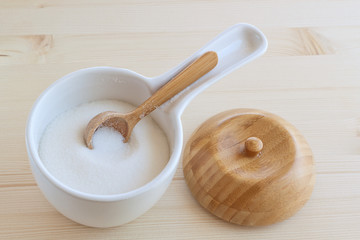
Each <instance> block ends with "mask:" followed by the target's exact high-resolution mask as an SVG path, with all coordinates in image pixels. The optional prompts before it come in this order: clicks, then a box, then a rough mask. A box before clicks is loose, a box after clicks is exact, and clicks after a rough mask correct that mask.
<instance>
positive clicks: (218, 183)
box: [183, 109, 315, 226]
mask: <svg viewBox="0 0 360 240" xmlns="http://www.w3.org/2000/svg"><path fill="white" fill-rule="evenodd" d="M183 168H184V176H185V180H186V182H187V184H188V186H189V188H190V190H191V192H192V194H193V196H194V197H195V198H196V199H197V201H198V202H199V203H200V204H201V205H202V206H203V207H204V208H205V209H207V210H208V211H210V212H211V213H213V214H214V215H216V216H218V217H219V218H221V219H223V220H225V221H227V222H231V223H236V224H239V225H245V226H261V225H269V224H273V223H275V222H279V221H283V220H285V219H287V218H289V217H290V216H292V215H294V214H295V213H296V212H297V211H299V209H300V208H302V207H303V205H304V204H305V203H306V202H307V201H308V199H309V198H310V195H311V193H312V190H313V187H314V183H315V175H314V162H313V157H312V152H311V149H310V147H309V145H308V143H307V142H306V140H305V138H304V137H303V136H302V135H301V133H300V132H299V131H298V130H297V129H296V128H295V127H293V126H292V125H291V124H290V123H288V122H287V121H285V120H283V119H281V118H280V117H278V116H276V115H274V114H271V113H267V112H264V111H261V110H254V109H234V110H229V111H225V112H223V113H219V114H217V115H216V116H214V117H212V118H210V119H209V120H207V121H205V122H204V123H203V124H202V125H201V126H200V127H199V129H197V130H196V131H195V132H194V134H193V135H192V136H191V137H190V139H189V141H188V143H187V145H186V147H185V149H184V154H183Z"/></svg>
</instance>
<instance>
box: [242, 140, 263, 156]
mask: <svg viewBox="0 0 360 240" xmlns="http://www.w3.org/2000/svg"><path fill="white" fill-rule="evenodd" d="M263 146H264V145H263V142H262V141H261V140H260V139H259V138H257V137H249V138H248V139H246V141H245V148H246V150H247V151H249V152H251V153H259V152H260V151H261V150H262V149H263Z"/></svg>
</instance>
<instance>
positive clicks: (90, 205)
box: [26, 24, 267, 227]
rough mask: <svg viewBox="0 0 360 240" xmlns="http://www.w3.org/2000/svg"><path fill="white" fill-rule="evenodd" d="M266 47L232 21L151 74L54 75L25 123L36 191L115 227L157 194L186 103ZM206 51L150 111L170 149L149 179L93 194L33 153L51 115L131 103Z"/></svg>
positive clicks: (173, 163)
mask: <svg viewBox="0 0 360 240" xmlns="http://www.w3.org/2000/svg"><path fill="white" fill-rule="evenodd" d="M266 48H267V41H266V38H265V36H264V35H263V34H262V33H261V32H260V31H259V30H258V29H256V28H255V27H253V26H251V25H248V24H237V25H235V26H233V27H231V28H229V29H228V30H226V31H225V32H223V33H222V34H220V35H219V36H217V37H216V38H215V39H214V40H213V41H211V42H209V43H208V44H207V45H205V46H204V47H203V48H202V49H200V50H199V51H198V52H196V53H195V54H194V55H193V56H191V57H190V58H188V59H187V60H185V61H184V62H183V63H182V64H180V65H179V66H177V67H175V68H174V69H173V70H171V71H169V72H167V73H165V74H163V75H161V76H158V77H155V78H147V77H144V76H142V75H139V74H137V73H135V72H133V71H130V70H127V69H120V68H112V67H94V68H88V69H82V70H79V71H76V72H73V73H70V74H68V75H66V76H65V77H63V78H61V79H59V80H58V81H56V82H55V83H54V84H52V85H51V86H50V87H49V88H48V89H46V90H45V91H44V92H43V93H42V94H41V95H40V97H39V98H38V99H37V101H36V102H35V104H34V106H33V109H32V111H31V113H30V115H29V118H28V122H27V127H26V146H27V151H28V155H29V159H30V164H31V168H32V171H33V175H34V176H35V179H36V181H37V183H38V185H39V187H40V189H41V191H42V192H43V194H44V195H45V197H46V198H47V199H48V201H49V202H50V203H51V204H52V205H53V206H54V207H55V208H56V209H57V210H58V211H59V212H60V213H62V214H63V215H65V216H66V217H68V218H70V219H72V220H73V221H75V222H78V223H81V224H84V225H87V226H93V227H112V226H118V225H121V224H124V223H127V222H129V221H132V220H134V219H135V218H137V217H138V216H140V215H142V214H143V213H144V212H146V211H147V210H148V209H150V208H151V207H152V206H153V205H154V204H155V203H156V202H157V201H158V200H159V199H160V197H161V196H162V195H163V193H164V192H165V190H166V189H167V187H168V185H169V184H170V182H171V180H172V178H173V176H174V173H175V171H176V168H177V165H178V163H179V160H180V154H181V150H182V145H183V132H182V125H181V120H180V116H181V113H182V112H183V110H184V108H185V107H186V105H187V104H188V103H189V102H190V100H191V99H192V98H193V97H194V96H195V95H197V94H198V93H199V92H201V91H202V90H203V89H205V88H206V87H207V86H209V85H210V84H212V83H213V82H215V81H217V80H218V79H220V78H221V77H223V76H224V75H226V74H228V73H229V72H231V71H233V70H234V69H236V68H238V67H240V66H241V65H243V64H245V63H247V62H249V61H251V60H253V59H255V58H256V57H258V56H260V55H261V54H263V53H264V52H265V51H266ZM207 51H215V52H217V54H218V57H219V61H218V65H217V66H216V67H215V68H214V69H213V70H212V71H211V72H209V73H208V74H206V75H205V76H203V77H202V78H200V79H199V80H198V81H197V82H195V83H194V84H192V85H191V86H190V87H188V88H187V89H186V90H184V91H183V92H182V93H180V94H179V95H178V96H176V97H175V98H174V99H173V100H170V101H169V102H168V103H165V104H164V106H162V107H160V108H159V109H157V110H155V111H154V112H153V113H152V114H151V116H152V118H153V119H154V120H155V121H156V122H157V123H158V125H159V126H160V127H161V128H162V129H163V131H164V132H165V134H166V136H167V139H168V142H169V144H170V153H171V156H170V159H169V162H168V164H167V165H166V167H165V168H164V169H163V170H162V171H161V173H160V174H159V175H158V176H157V177H155V178H154V179H153V180H152V181H150V182H148V183H147V184H146V185H144V186H142V187H140V188H138V189H135V190H133V191H130V192H127V193H122V194H113V195H96V194H89V193H84V192H80V191H77V190H75V189H72V188H70V187H68V186H67V185H65V184H63V183H62V182H60V181H59V180H58V179H56V178H55V177H54V176H53V175H52V174H51V173H50V172H49V171H48V170H47V169H46V167H45V166H44V164H43V163H42V161H41V159H40V157H39V153H38V149H39V142H40V139H41V137H42V134H43V132H44V130H45V128H46V127H47V125H48V124H49V123H50V122H51V121H52V120H54V118H55V117H56V116H58V115H59V114H61V113H62V112H64V111H66V110H68V109H70V108H73V107H75V106H77V105H79V104H82V103H86V102H89V101H94V100H100V99H119V100H122V101H126V102H129V103H131V104H133V105H135V106H137V105H139V104H141V103H142V102H144V101H145V100H146V99H147V98H148V97H149V96H151V94H152V93H154V92H155V91H156V90H157V89H159V88H160V87H161V86H162V85H164V84H165V83H166V82H167V81H169V80H170V79H171V78H172V77H173V76H174V75H176V74H177V73H178V72H179V71H181V70H182V69H183V68H184V67H185V66H187V65H188V64H189V63H191V62H192V61H194V59H196V58H198V57H199V56H200V55H202V54H203V53H205V52H207ZM89 120H90V119H89Z"/></svg>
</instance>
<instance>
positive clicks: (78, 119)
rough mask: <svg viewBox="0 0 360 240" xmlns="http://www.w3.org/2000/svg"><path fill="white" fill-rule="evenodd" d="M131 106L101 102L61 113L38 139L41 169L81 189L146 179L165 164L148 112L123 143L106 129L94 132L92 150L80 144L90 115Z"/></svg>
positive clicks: (112, 189) (127, 186) (110, 188)
mask: <svg viewBox="0 0 360 240" xmlns="http://www.w3.org/2000/svg"><path fill="white" fill-rule="evenodd" d="M132 109H134V106H132V105H130V104H127V103H124V102H120V101H115V100H102V101H94V102H90V103H86V104H83V105H80V106H78V107H76V108H74V109H70V110H68V111H66V112H64V113H63V114H61V115H60V116H58V117H57V118H56V119H55V120H54V121H53V122H51V123H50V124H49V126H47V128H46V130H45V132H44V134H43V136H42V139H41V141H40V147H39V155H40V158H41V160H42V162H43V163H44V165H45V167H46V168H47V169H48V170H49V171H50V173H51V174H52V175H54V177H56V178H57V179H58V180H60V181H61V182H63V183H64V184H66V185H68V186H69V187H71V188H73V189H76V190H79V191H82V192H86V193H94V194H104V195H107V194H118V193H125V192H128V191H131V190H134V189H136V188H139V187H141V186H143V185H144V184H146V183H147V182H149V181H151V180H152V179H153V178H154V177H156V176H157V175H158V174H159V173H160V172H161V170H162V169H163V168H164V167H165V165H166V164H167V162H168V160H169V146H168V142H167V139H166V136H165V134H164V132H163V131H162V130H161V129H160V128H159V126H158V125H157V124H156V123H155V122H154V121H153V120H152V119H151V118H150V116H148V117H146V118H144V119H142V120H141V121H140V122H139V123H138V124H137V125H136V126H135V128H134V129H133V132H132V134H131V137H130V140H129V142H128V143H123V142H122V140H123V137H122V135H121V134H120V133H118V132H116V131H115V130H113V129H111V128H106V127H104V128H100V129H98V130H97V131H96V133H95V134H94V136H93V146H94V149H92V150H90V149H88V148H87V147H86V145H85V143H84V139H83V135H84V131H85V128H86V125H87V123H88V122H89V120H90V119H91V118H93V117H94V116H95V115H96V114H98V113H100V112H103V111H118V112H124V113H126V112H129V111H130V110H132Z"/></svg>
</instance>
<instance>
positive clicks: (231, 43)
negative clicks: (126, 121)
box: [147, 23, 267, 116]
mask: <svg viewBox="0 0 360 240" xmlns="http://www.w3.org/2000/svg"><path fill="white" fill-rule="evenodd" d="M266 49H267V40H266V37H265V35H264V34H263V33H262V32H261V31H260V30H258V29H257V28H256V27H254V26H252V25H249V24H245V23H239V24H236V25H234V26H232V27H230V28H229V29H227V30H225V31H224V32H222V33H221V34H219V35H218V36H217V37H215V38H214V39H213V40H212V41H210V42H209V43H207V44H206V45H205V46H204V47H202V48H201V49H200V50H198V51H197V52H196V53H194V54H193V55H192V56H191V57H189V58H188V59H186V60H185V61H184V62H182V63H181V64H179V65H178V66H176V67H175V68H173V69H171V70H170V71H168V72H166V73H164V74H162V75H160V76H157V77H154V78H148V79H147V83H148V85H149V87H150V89H151V91H152V92H155V91H157V90H158V89H159V88H160V87H161V86H163V85H164V84H165V83H166V82H168V81H169V80H170V79H172V78H173V77H174V76H175V75H176V74H178V73H179V72H180V71H181V70H183V69H184V68H185V67H186V66H187V65H189V64H190V63H191V62H193V61H194V60H195V59H197V58H198V57H200V56H201V55H202V54H204V53H205V52H208V51H215V52H216V53H217V54H218V58H219V61H218V64H217V66H216V67H215V68H214V69H213V70H211V71H210V72H209V73H207V74H206V75H204V76H203V77H201V78H200V79H198V80H197V81H196V82H195V83H193V84H191V85H190V86H189V87H188V88H186V89H185V90H183V91H182V92H180V93H179V94H178V95H176V96H175V97H173V98H172V99H170V100H169V101H168V102H167V103H165V104H163V105H162V106H161V108H162V109H163V110H164V111H166V112H171V113H175V114H178V116H181V114H182V112H183V111H184V109H185V107H186V106H187V104H188V103H189V102H190V101H191V100H192V99H193V98H194V97H195V96H196V95H197V94H199V93H200V92H202V91H203V90H204V89H205V88H207V87H208V86H210V85H211V84H213V83H214V82H216V81H217V80H219V79H220V78H222V77H224V76H225V75H227V74H229V73H230V72H232V71H234V70H235V69H237V68H239V67H241V66H243V65H244V64H246V63H248V62H250V61H252V60H253V59H255V58H257V57H259V56H261V55H262V54H263V53H264V52H265V51H266Z"/></svg>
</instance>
